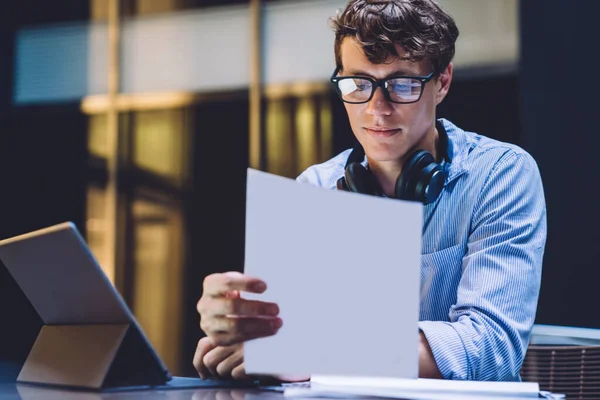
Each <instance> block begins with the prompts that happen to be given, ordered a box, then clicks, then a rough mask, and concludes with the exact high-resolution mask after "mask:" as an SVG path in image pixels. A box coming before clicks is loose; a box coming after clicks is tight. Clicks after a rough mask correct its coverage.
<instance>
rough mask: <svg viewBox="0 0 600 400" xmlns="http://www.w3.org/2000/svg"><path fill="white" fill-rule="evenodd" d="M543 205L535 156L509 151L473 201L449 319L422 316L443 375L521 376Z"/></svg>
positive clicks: (542, 239)
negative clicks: (456, 290) (464, 251)
mask: <svg viewBox="0 0 600 400" xmlns="http://www.w3.org/2000/svg"><path fill="white" fill-rule="evenodd" d="M545 243H546V204H545V199H544V191H543V186H542V180H541V177H540V173H539V170H538V167H537V165H536V163H535V161H534V160H533V158H532V157H531V156H530V155H529V154H527V153H526V152H523V153H516V152H515V151H512V150H511V151H509V152H507V153H505V154H504V155H503V156H502V157H501V158H500V159H499V160H498V161H497V163H496V165H495V167H494V168H493V169H492V171H491V173H490V174H489V176H488V178H487V180H486V181H485V183H484V185H483V187H482V190H481V192H480V195H479V198H478V199H477V202H476V204H475V206H474V211H473V215H472V219H471V228H470V231H469V239H468V245H467V252H466V255H465V256H464V258H463V265H462V267H463V274H462V277H461V280H460V283H459V287H458V292H457V300H456V304H455V305H453V306H452V307H451V308H450V311H449V321H448V322H444V321H421V322H420V323H419V328H420V330H421V331H422V332H423V333H424V335H425V337H426V338H427V341H428V343H429V346H430V347H431V350H432V353H433V357H434V359H435V361H436V363H437V366H438V368H439V370H440V372H441V373H442V375H443V376H444V378H446V379H466V380H496V381H509V380H520V376H519V371H520V369H521V364H522V362H523V358H524V357H525V352H526V350H527V346H528V345H529V337H530V333H531V329H532V327H533V323H534V320H535V313H536V309H537V301H538V296H539V290H540V283H541V272H542V271H541V270H542V258H543V253H544V247H545Z"/></svg>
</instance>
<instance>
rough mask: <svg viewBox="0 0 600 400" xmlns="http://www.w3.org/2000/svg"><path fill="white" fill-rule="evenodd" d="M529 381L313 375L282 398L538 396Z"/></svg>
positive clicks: (472, 399) (453, 399) (452, 399)
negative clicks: (308, 381)
mask: <svg viewBox="0 0 600 400" xmlns="http://www.w3.org/2000/svg"><path fill="white" fill-rule="evenodd" d="M539 390H540V389H539V385H538V384H537V383H532V382H476V381H451V380H441V379H394V378H368V377H342V376H313V377H312V378H311V385H310V388H302V387H298V388H295V387H290V388H286V390H285V396H286V397H346V398H347V397H349V396H360V397H365V396H369V397H381V398H396V399H411V400H413V399H414V400H417V399H436V400H457V399H468V400H475V399H490V398H508V399H528V398H529V399H530V398H538V397H539Z"/></svg>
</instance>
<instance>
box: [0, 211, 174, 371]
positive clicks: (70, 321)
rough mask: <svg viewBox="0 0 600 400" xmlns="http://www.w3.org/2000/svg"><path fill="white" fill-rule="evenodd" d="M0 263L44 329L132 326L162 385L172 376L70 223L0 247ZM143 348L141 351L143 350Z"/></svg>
mask: <svg viewBox="0 0 600 400" xmlns="http://www.w3.org/2000/svg"><path fill="white" fill-rule="evenodd" d="M0 259H1V260H2V262H3V263H4V265H5V267H6V269H7V270H8V271H9V273H10V274H11V275H12V276H13V278H14V279H15V281H16V282H17V284H18V285H19V286H20V288H21V290H22V291H23V292H24V294H25V296H27V298H28V299H29V301H30V302H31V304H32V305H33V307H34V308H35V310H36V311H37V313H38V314H39V316H40V318H41V319H42V321H43V322H44V325H91V324H128V325H129V326H130V329H131V328H133V330H134V331H135V334H136V335H135V336H136V337H138V338H139V339H141V346H142V349H141V351H142V353H145V354H144V357H143V358H144V359H145V360H149V361H150V363H151V365H146V367H150V369H151V370H152V372H153V373H152V375H154V378H155V379H152V380H153V381H154V382H156V381H157V379H156V377H157V376H158V377H159V379H158V381H159V382H160V381H162V382H163V383H166V382H167V381H170V380H171V375H170V373H169V371H168V369H167V368H166V366H165V365H164V363H163V362H162V360H161V359H160V357H159V356H158V354H157V353H156V351H155V350H154V348H153V347H152V345H151V344H150V342H149V341H148V339H147V337H146V335H145V334H144V332H143V330H142V329H141V327H140V326H139V324H138V323H137V321H136V319H135V317H134V316H133V314H132V312H131V311H130V310H129V308H128V307H127V305H126V303H125V301H124V300H123V298H122V297H121V295H120V294H119V293H118V291H117V290H116V289H115V287H114V286H113V284H112V283H111V282H110V280H109V279H108V278H107V277H106V275H105V274H104V271H103V270H102V268H101V267H100V265H99V263H98V261H97V260H96V258H95V257H94V255H93V253H92V251H91V250H90V248H89V247H88V245H87V243H86V242H85V240H84V239H83V237H82V236H81V234H80V233H79V231H78V230H77V228H76V227H75V225H74V224H73V223H71V222H66V223H63V224H59V225H55V226H52V227H49V228H45V229H41V230H38V231H34V232H31V233H27V234H24V235H20V236H17V237H14V238H10V239H6V240H3V241H0ZM138 346H139V345H138Z"/></svg>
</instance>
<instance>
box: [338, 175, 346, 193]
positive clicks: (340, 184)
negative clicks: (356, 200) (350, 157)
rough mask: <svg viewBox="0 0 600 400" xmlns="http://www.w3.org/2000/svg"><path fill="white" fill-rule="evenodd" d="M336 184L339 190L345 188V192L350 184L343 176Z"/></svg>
mask: <svg viewBox="0 0 600 400" xmlns="http://www.w3.org/2000/svg"><path fill="white" fill-rule="evenodd" d="M336 186H337V190H343V191H345V192H347V191H348V185H346V178H345V177H343V176H342V177H341V178H340V179H338V180H337V183H336Z"/></svg>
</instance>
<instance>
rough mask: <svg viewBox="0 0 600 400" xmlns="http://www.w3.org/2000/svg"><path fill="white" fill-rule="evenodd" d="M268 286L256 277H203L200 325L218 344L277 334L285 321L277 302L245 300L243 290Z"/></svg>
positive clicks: (236, 274)
mask: <svg viewBox="0 0 600 400" xmlns="http://www.w3.org/2000/svg"><path fill="white" fill-rule="evenodd" d="M265 290H267V285H266V284H265V283H264V282H263V281H261V280H260V279H257V278H252V277H250V276H247V275H244V274H240V273H239V272H226V273H223V274H213V275H209V276H207V277H206V279H205V280H204V290H203V293H202V298H201V299H200V301H199V302H198V307H197V308H198V312H199V313H200V328H201V329H202V330H203V331H204V333H206V335H207V336H208V338H209V339H210V341H211V342H212V344H214V345H215V346H225V347H226V346H230V345H233V344H236V343H242V342H244V341H247V340H251V339H256V338H259V337H265V336H271V335H274V334H275V333H277V331H278V330H279V328H281V326H282V324H283V322H282V321H281V319H280V318H277V315H278V314H279V307H278V306H277V304H275V303H268V302H263V301H256V300H245V299H242V298H241V297H240V292H249V293H263V292H264V291H265Z"/></svg>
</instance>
